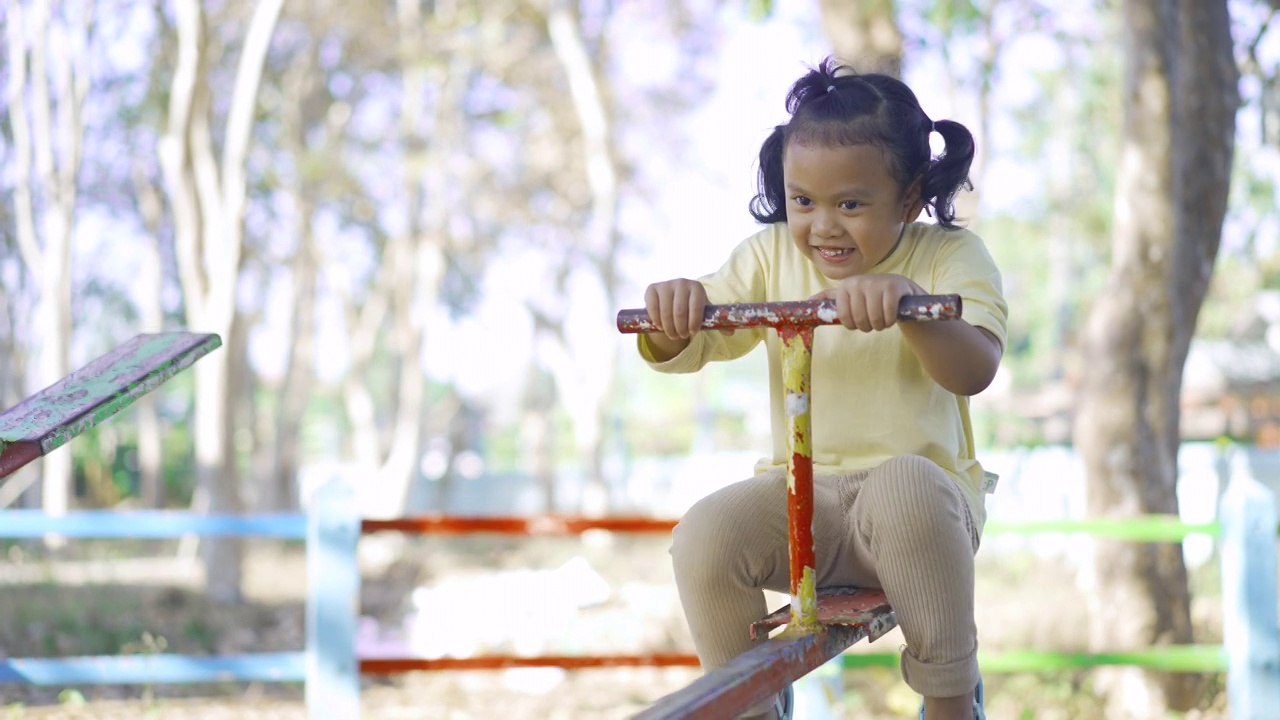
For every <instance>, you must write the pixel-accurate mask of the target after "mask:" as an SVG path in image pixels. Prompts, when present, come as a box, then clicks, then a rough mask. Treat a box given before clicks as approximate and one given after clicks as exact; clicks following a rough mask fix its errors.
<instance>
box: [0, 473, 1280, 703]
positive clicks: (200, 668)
mask: <svg viewBox="0 0 1280 720" xmlns="http://www.w3.org/2000/svg"><path fill="white" fill-rule="evenodd" d="M1276 518H1277V513H1276V505H1275V496H1274V495H1273V494H1272V493H1271V491H1269V490H1268V489H1267V488H1265V487H1264V486H1262V485H1261V484H1260V483H1258V482H1257V481H1256V480H1254V479H1252V478H1248V477H1247V476H1245V477H1240V476H1237V477H1235V478H1233V479H1232V480H1231V482H1230V484H1229V485H1228V488H1227V492H1226V494H1225V496H1224V497H1223V501H1222V508H1221V521H1220V525H1219V526H1217V527H1216V528H1214V529H1220V533H1217V534H1219V537H1220V539H1221V562H1222V594H1223V595H1222V597H1223V631H1224V632H1223V634H1224V642H1223V646H1222V654H1223V656H1224V659H1225V663H1224V664H1225V666H1226V670H1227V687H1228V696H1229V703H1230V708H1231V718H1232V719H1233V720H1264V719H1265V718H1272V717H1273V715H1272V713H1273V712H1274V709H1275V708H1277V707H1280V623H1278V622H1277V578H1276V555H1277V553H1276V527H1277V519H1276ZM360 523H361V520H360V517H359V515H358V509H357V507H356V504H355V502H354V498H353V493H352V490H351V488H350V487H349V486H348V485H346V484H344V483H341V482H338V481H334V482H330V483H328V484H326V485H324V486H322V487H321V488H320V489H319V490H318V491H317V492H315V493H314V494H313V495H312V498H311V506H310V512H309V513H308V514H307V515H305V516H303V515H288V514H275V515H256V516H207V515H196V514H192V513H185V512H154V511H139V512H111V511H89V512H74V513H69V514H67V515H64V516H59V517H50V516H46V515H44V514H43V513H40V512H38V511H29V510H16V511H2V512H0V538H38V537H43V536H45V535H49V534H55V535H62V536H64V537H69V538H118V539H123V538H131V539H137V538H144V539H162V538H177V537H181V536H184V535H202V536H258V537H269V538H278V539H290V540H296V539H305V541H306V553H307V601H306V602H307V610H306V623H307V626H306V647H305V649H304V650H303V651H302V652H293V653H289V652H285V653H258V654H249V655H235V656H220V657H217V656H191V655H167V654H166V655H130V656H95V657H73V658H9V659H0V684H4V683H27V684H35V685H55V686H56V685H78V684H148V683H150V684H157V683H203V682H225V681H256V682H304V683H305V688H306V702H307V707H308V714H309V717H310V718H311V719H312V720H327V719H329V718H334V719H340V720H353V719H354V718H357V717H358V716H359V661H358V659H357V657H356V651H355V636H356V621H357V618H358V615H359V604H358V603H359V587H360V585H359V583H360V577H359V572H358V568H357V564H356V545H357V542H358V540H359V537H360ZM1088 525H1089V522H1088V521H1086V522H1082V523H1080V527H1081V528H1082V530H1077V531H1083V532H1088V530H1087V529H1084V528H1087V527H1088ZM1071 531H1072V530H1071V525H1070V524H1065V523H1055V529H1054V530H1052V532H1071ZM1011 532H1014V533H1016V534H1038V533H1039V532H1041V531H1038V530H1037V531H1032V530H1026V529H1024V530H1022V531H1018V530H1012V531H1011ZM1190 532H1196V533H1204V532H1210V531H1209V530H1206V529H1205V528H1199V527H1197V528H1193V529H1192V530H1191V531H1190ZM1211 534H1213V533H1211ZM1177 650H1178V648H1170V649H1169V653H1170V654H1171V655H1176V654H1177ZM1014 654H1016V653H1014ZM845 657H846V658H851V657H854V656H848V655H846V656H845ZM1122 659H1123V658H1122ZM833 662H839V659H837V660H836V661H833ZM1103 664H1107V663H1103ZM1111 664H1115V663H1111ZM1118 664H1130V663H1125V662H1119V663H1118ZM1072 666H1075V664H1072ZM1195 669H1203V668H1198V667H1197V668H1195Z"/></svg>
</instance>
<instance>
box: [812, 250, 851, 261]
mask: <svg viewBox="0 0 1280 720" xmlns="http://www.w3.org/2000/svg"><path fill="white" fill-rule="evenodd" d="M813 250H814V252H816V253H818V255H819V256H821V257H822V259H823V260H830V261H833V262H838V261H840V260H845V259H847V258H849V257H850V256H851V255H853V253H854V249H853V248H831V247H815V248H814V249H813Z"/></svg>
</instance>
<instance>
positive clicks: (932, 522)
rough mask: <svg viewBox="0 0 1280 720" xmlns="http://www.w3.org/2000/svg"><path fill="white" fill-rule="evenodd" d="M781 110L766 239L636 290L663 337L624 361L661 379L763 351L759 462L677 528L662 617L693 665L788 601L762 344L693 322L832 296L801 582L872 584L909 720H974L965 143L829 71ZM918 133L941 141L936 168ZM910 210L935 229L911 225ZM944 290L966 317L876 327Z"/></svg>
mask: <svg viewBox="0 0 1280 720" xmlns="http://www.w3.org/2000/svg"><path fill="white" fill-rule="evenodd" d="M787 111H788V112H789V113H790V116H791V118H790V120H789V121H788V122H787V123H786V124H785V125H780V126H778V127H777V128H776V129H774V131H773V133H772V134H771V135H770V136H769V138H768V139H767V140H765V142H764V145H763V146H762V147H761V149H760V178H759V187H760V191H759V194H758V195H757V196H756V197H755V199H754V200H753V201H752V203H751V214H752V215H753V216H755V218H756V219H757V220H759V221H760V222H761V223H763V224H764V225H765V227H764V229H763V230H761V231H760V232H758V233H756V234H755V235H753V236H751V237H749V238H747V240H746V241H745V242H743V243H742V244H741V245H739V246H738V247H737V249H735V250H734V251H733V253H732V255H730V257H729V259H728V262H726V263H725V265H724V266H723V267H722V268H721V269H720V270H719V271H718V272H716V273H713V274H711V275H707V276H705V277H703V278H701V279H700V280H686V279H677V280H668V281H666V282H660V283H656V284H654V285H650V286H649V287H648V289H647V290H646V292H645V307H646V309H647V311H648V314H649V317H650V319H651V320H652V321H653V322H654V323H655V324H656V325H657V326H658V327H659V328H660V329H661V331H660V332H655V333H649V334H645V335H641V336H640V338H639V347H640V353H641V354H642V355H643V357H644V358H645V359H646V360H647V361H648V362H649V363H650V365H651V366H652V367H654V368H655V369H657V370H659V371H662V372H673V373H679V372H694V371H697V370H699V369H700V368H702V366H704V365H706V364H707V363H708V362H710V361H712V360H731V359H733V358H737V357H741V356H742V355H745V354H746V353H747V352H748V351H750V350H751V349H752V348H754V347H755V346H756V344H757V343H760V342H764V343H765V345H766V347H767V349H768V353H769V368H770V380H771V382H770V390H771V393H770V394H771V407H772V416H773V454H772V457H770V458H768V459H764V460H761V462H760V463H759V464H758V465H757V467H756V473H757V474H756V475H755V477H753V478H751V479H749V480H744V481H741V482H738V483H736V484H733V485H730V486H728V487H725V488H723V489H721V490H719V491H717V492H715V493H712V494H711V495H709V496H707V497H705V498H703V499H702V500H700V501H698V502H697V503H696V504H694V506H693V507H692V508H690V509H689V511H688V513H687V514H686V515H685V516H684V517H683V518H682V519H681V521H680V523H679V525H678V526H677V527H676V528H675V531H674V533H673V537H672V546H671V555H672V558H673V565H674V571H675V579H676V585H677V588H678V590H679V594H680V601H681V604H682V605H683V607H684V611H685V615H686V619H687V621H688V623H689V628H690V631H691V634H692V636H693V641H694V645H695V646H696V649H697V652H698V657H699V658H700V659H701V661H702V665H703V667H704V668H708V669H710V668H714V667H717V666H719V665H723V664H724V663H726V662H728V661H729V660H730V659H731V658H733V657H735V656H737V655H739V654H741V653H742V652H744V651H746V650H748V649H750V647H751V644H752V641H751V640H750V637H749V634H748V627H749V626H750V624H751V623H752V622H754V621H756V620H758V619H760V618H761V617H763V616H764V615H765V614H766V612H767V610H768V608H766V606H765V599H764V593H763V592H762V588H763V589H770V590H775V591H779V592H787V591H788V587H789V584H788V583H789V573H788V567H789V566H788V554H787V485H786V467H787V450H786V429H785V428H786V425H785V417H786V415H785V414H784V410H783V397H782V380H781V370H780V355H779V342H778V336H777V333H776V332H774V331H772V330H770V329H767V328H764V329H751V330H739V331H737V332H735V333H719V332H699V328H700V325H701V319H702V313H703V308H704V307H705V306H706V305H707V304H708V303H714V304H725V303H739V302H770V301H783V300H801V299H806V298H830V299H834V300H835V302H836V307H837V309H838V313H839V317H840V322H841V323H842V324H843V325H844V326H845V327H844V328H841V327H834V326H831V327H820V328H817V332H816V335H815V338H814V349H813V361H812V363H813V364H812V372H813V385H812V387H813V394H812V400H811V408H810V411H811V412H812V418H813V430H812V448H813V461H814V475H815V478H814V511H813V537H814V545H815V552H816V556H817V563H816V567H815V571H816V572H817V581H818V585H819V586H820V587H821V586H836V585H857V586H862V587H880V588H883V589H884V592H885V594H886V595H887V596H888V599H889V602H890V604H891V605H892V606H893V608H894V610H895V611H896V613H897V618H898V623H899V626H900V627H901V628H902V633H903V635H904V636H905V638H906V641H907V645H906V647H905V648H904V649H903V655H902V661H901V666H902V674H903V677H904V679H905V680H906V682H907V684H908V685H909V686H911V688H913V689H914V690H915V691H917V692H919V693H920V694H921V695H923V696H924V702H923V706H922V708H921V717H922V718H925V720H961V719H963V720H972V719H973V718H979V719H980V718H982V717H983V710H982V690H981V681H980V677H979V674H978V662H977V649H978V643H977V629H976V626H975V624H974V563H973V555H974V552H976V550H977V548H978V542H979V539H980V537H981V529H982V526H983V523H984V522H985V520H986V515H985V511H984V509H983V493H982V490H981V488H982V480H983V471H982V468H981V467H980V466H979V465H978V462H977V460H976V459H975V458H974V443H973V431H972V427H971V425H970V420H969V397H970V396H972V395H975V394H977V393H979V392H981V391H982V390H983V389H984V388H986V387H987V385H988V384H990V383H991V380H992V378H993V377H994V376H995V373H996V368H997V366H998V365H999V363H1000V358H1001V354H1002V352H1003V348H1004V341H1005V323H1006V318H1007V306H1006V304H1005V301H1004V299H1003V297H1002V296H1001V285H1000V273H999V271H998V270H997V269H996V266H995V264H994V262H993V261H992V259H991V256H990V255H989V254H988V253H987V250H986V248H985V246H984V245H983V243H982V240H981V239H979V238H978V237H977V236H976V235H974V234H972V233H970V232H968V231H966V230H963V229H961V228H959V227H957V226H956V224H955V222H954V221H955V210H954V207H953V200H954V198H955V195H956V193H957V192H958V191H959V189H960V188H961V186H962V185H965V184H967V182H968V173H969V164H970V162H971V160H972V159H973V152H974V143H973V136H972V135H971V134H970V133H969V131H968V130H967V129H966V128H965V127H964V126H963V125H961V124H960V123H957V122H953V121H950V120H940V121H937V122H934V121H932V120H930V119H929V117H928V116H927V115H925V113H924V111H923V110H922V109H921V108H920V104H919V102H918V101H917V100H916V97H915V95H914V93H912V92H911V90H910V89H909V88H907V86H906V85H904V84H902V83H901V82H900V81H898V80H896V79H894V78H891V77H888V76H885V75H875V74H866V75H859V74H856V73H854V72H853V71H852V70H850V69H849V68H847V67H844V66H840V65H837V64H836V63H835V62H833V61H832V60H830V59H828V60H825V61H824V62H822V63H821V64H820V65H819V66H818V67H817V68H816V69H813V70H811V71H810V72H808V73H807V74H805V75H804V76H803V77H801V78H800V79H799V80H798V81H797V82H796V83H795V84H794V85H793V86H792V88H791V92H790V94H789V95H788V96H787ZM932 133H937V134H938V135H940V136H941V138H942V141H943V142H944V143H945V149H944V150H943V152H942V153H941V154H940V155H938V156H937V157H933V156H932V153H931V150H930V145H929V140H930V136H931V134H932ZM922 210H928V211H930V214H931V215H932V216H933V217H934V218H936V220H937V224H936V225H935V224H926V223H918V222H916V219H917V218H918V217H919V216H920V212H921V211H922ZM943 293H958V294H960V295H961V296H962V298H963V307H964V319H963V320H957V321H948V322H919V323H897V322H895V321H896V318H897V307H898V301H899V299H900V298H902V296H904V295H914V294H943ZM846 328H847V329H846ZM851 331H852V332H851ZM790 705H791V700H790V689H789V688H788V690H787V691H784V692H783V693H782V694H780V696H779V698H778V699H777V701H776V702H772V703H769V704H768V705H766V706H761V707H757V708H755V709H753V711H752V712H751V713H750V714H748V715H746V716H744V717H752V718H757V717H758V718H773V717H789V715H790Z"/></svg>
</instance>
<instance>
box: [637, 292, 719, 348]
mask: <svg viewBox="0 0 1280 720" xmlns="http://www.w3.org/2000/svg"><path fill="white" fill-rule="evenodd" d="M644 307H645V310H648V311H649V319H650V320H652V321H653V324H654V325H657V326H658V329H659V330H660V331H661V333H650V336H651V337H652V336H656V335H659V334H661V335H664V336H666V338H667V339H668V340H673V341H680V340H685V341H687V340H688V339H689V338H691V337H693V334H694V333H696V332H698V331H699V330H700V329H702V313H703V310H704V309H705V308H706V307H707V291H706V290H705V289H703V287H702V283H700V282H698V281H697V280H686V279H684V278H678V279H676V280H667V281H666V282H660V283H654V284H652V285H650V286H649V287H648V288H647V289H646V290H645V291H644ZM685 344H687V343H685Z"/></svg>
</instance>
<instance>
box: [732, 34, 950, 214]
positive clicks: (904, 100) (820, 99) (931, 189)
mask: <svg viewBox="0 0 1280 720" xmlns="http://www.w3.org/2000/svg"><path fill="white" fill-rule="evenodd" d="M787 112H788V113H790V115H791V120H790V121H788V122H787V123H786V124H785V125H779V126H777V127H776V128H774V130H773V132H772V133H770V135H769V137H768V139H766V140H765V141H764V144H763V145H762V146H761V147H760V178H759V187H760V191H759V193H758V194H757V195H756V196H755V197H754V198H753V199H752V200H751V206H750V208H751V214H752V216H754V217H755V219H756V220H759V221H760V222H762V223H775V222H784V221H785V220H786V219H787V197H786V191H785V188H784V186H783V180H782V153H783V151H784V150H785V149H786V147H787V145H788V144H789V143H791V142H797V141H798V142H803V143H806V144H809V143H812V144H816V145H832V146H839V147H845V146H849V145H873V146H876V147H879V148H881V149H882V150H884V152H885V158H886V160H887V161H888V163H889V172H890V174H892V176H893V178H894V179H895V180H897V181H898V186H899V189H900V190H902V191H906V189H907V188H908V187H910V186H911V183H913V182H915V181H916V180H918V179H919V180H921V183H920V199H921V201H922V202H923V203H924V207H925V210H926V211H928V212H929V213H930V214H931V215H933V216H934V217H936V218H937V220H938V224H939V225H941V226H942V227H945V228H948V229H955V228H956V224H955V219H956V212H955V205H954V201H955V197H956V193H958V192H959V191H960V188H962V187H965V188H972V185H970V183H969V164H970V163H971V162H972V161H973V152H974V145H973V135H972V134H971V133H970V132H969V130H968V128H966V127H965V126H964V125H961V124H960V123H958V122H955V121H953V120H938V121H936V122H935V121H933V120H930V119H929V116H927V115H925V114H924V110H922V109H920V102H919V101H918V100H916V96H915V93H913V92H911V88H908V87H907V86H906V85H904V84H903V83H902V81H901V80H898V79H897V78H893V77H890V76H888V75H880V74H876V73H867V74H865V75H860V74H857V73H855V72H854V71H853V70H852V69H851V68H849V67H847V66H845V65H841V64H839V63H837V62H836V61H835V60H833V59H832V58H827V59H825V60H823V61H822V62H821V63H820V64H819V65H818V67H816V68H813V69H811V70H810V71H809V72H808V73H806V74H805V75H804V77H802V78H800V79H799V80H797V81H796V83H795V84H794V85H792V86H791V92H789V93H788V94H787ZM935 130H936V131H937V132H938V134H939V135H941V136H942V140H943V143H944V149H943V151H942V153H941V154H940V155H938V157H936V158H935V157H933V155H932V151H931V150H930V147H929V134H930V133H931V132H933V131H935Z"/></svg>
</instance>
